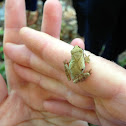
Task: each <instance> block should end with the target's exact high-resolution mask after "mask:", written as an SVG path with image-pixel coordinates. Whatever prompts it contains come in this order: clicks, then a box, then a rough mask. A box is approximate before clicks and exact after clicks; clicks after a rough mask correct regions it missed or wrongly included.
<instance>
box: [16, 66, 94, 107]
mask: <svg viewBox="0 0 126 126" xmlns="http://www.w3.org/2000/svg"><path fill="white" fill-rule="evenodd" d="M14 68H15V71H16V73H17V74H18V75H19V76H20V77H21V78H22V79H23V80H26V81H28V82H31V83H36V84H39V85H40V86H41V87H42V88H44V89H46V90H48V91H50V92H53V93H54V94H56V95H58V96H61V97H63V98H65V99H66V100H67V101H68V102H69V103H71V104H73V105H75V106H77V107H80V108H85V109H94V101H93V99H92V98H90V97H87V96H82V95H80V94H78V93H75V92H73V91H72V90H71V89H70V88H69V87H67V86H65V85H64V84H62V83H61V82H59V81H57V80H55V79H52V78H50V77H47V76H44V75H41V74H39V73H37V72H35V71H33V70H31V69H29V68H25V67H22V66H19V65H16V64H15V65H14ZM22 72H23V74H22Z"/></svg>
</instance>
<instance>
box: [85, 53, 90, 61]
mask: <svg viewBox="0 0 126 126" xmlns="http://www.w3.org/2000/svg"><path fill="white" fill-rule="evenodd" d="M89 57H90V55H88V56H87V55H86V54H84V60H85V62H86V63H89V62H90V58H89Z"/></svg>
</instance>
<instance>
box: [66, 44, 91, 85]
mask: <svg viewBox="0 0 126 126" xmlns="http://www.w3.org/2000/svg"><path fill="white" fill-rule="evenodd" d="M89 62H90V58H89V56H86V55H84V53H83V49H82V48H80V47H79V46H77V45H76V46H75V47H74V48H73V49H72V50H71V60H70V61H69V62H67V61H64V68H65V73H66V76H67V78H68V80H71V79H72V80H73V82H74V83H78V82H80V81H83V80H85V79H86V78H87V77H88V76H90V74H91V73H90V71H91V70H90V71H88V72H86V73H84V70H85V63H89Z"/></svg>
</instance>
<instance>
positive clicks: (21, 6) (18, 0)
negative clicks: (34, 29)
mask: <svg viewBox="0 0 126 126" xmlns="http://www.w3.org/2000/svg"><path fill="white" fill-rule="evenodd" d="M13 3H14V4H13ZM5 5H6V6H5V29H6V28H7V29H10V28H13V29H15V30H16V29H19V28H21V27H24V26H25V25H26V16H25V2H24V0H6V4H5Z"/></svg>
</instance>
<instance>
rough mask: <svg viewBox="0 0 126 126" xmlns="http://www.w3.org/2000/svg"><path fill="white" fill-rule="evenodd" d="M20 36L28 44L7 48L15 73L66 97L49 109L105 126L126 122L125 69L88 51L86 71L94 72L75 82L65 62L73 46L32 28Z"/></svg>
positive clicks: (51, 103) (47, 106)
mask: <svg viewBox="0 0 126 126" xmlns="http://www.w3.org/2000/svg"><path fill="white" fill-rule="evenodd" d="M36 36H37V37H36ZM20 37H21V38H22V41H23V43H24V44H25V45H17V44H6V45H5V48H4V49H5V53H6V55H7V56H8V57H9V58H10V59H11V60H13V61H14V62H15V63H16V64H14V70H15V72H16V73H17V74H18V75H19V76H20V77H21V78H23V79H24V80H26V81H31V82H32V83H35V84H36V85H39V86H40V87H41V88H44V89H47V90H49V91H51V92H53V93H54V94H57V96H62V98H64V99H66V101H61V100H47V101H45V102H44V108H45V109H46V110H48V111H50V112H53V113H57V114H60V115H67V116H70V117H75V118H76V119H81V120H86V121H88V122H90V123H92V124H97V125H101V126H125V125H126V113H125V111H126V107H125V106H126V100H125V99H126V70H125V69H123V68H122V67H120V66H118V65H116V64H115V63H113V62H111V61H108V60H106V59H103V58H101V57H99V56H95V55H93V54H91V53H90V52H87V51H85V53H86V55H90V63H89V65H88V66H87V67H86V70H87V69H92V74H91V75H90V77H89V78H88V79H86V80H85V81H83V82H80V83H78V84H77V85H73V84H72V82H70V81H68V80H67V78H66V75H65V72H64V65H63V61H64V60H65V59H70V51H71V49H72V48H73V46H72V45H69V44H67V43H65V42H63V41H60V40H58V39H56V38H54V37H51V36H49V35H47V34H45V33H42V32H38V31H35V30H32V29H29V28H23V29H21V30H20ZM36 41H37V44H36ZM74 44H75V43H74ZM35 45H36V46H35ZM80 47H81V46H80ZM9 52H12V53H9ZM14 52H16V53H14ZM19 56H20V57H21V58H20V59H19V58H18V57H19ZM40 66H41V67H40ZM22 73H23V74H22Z"/></svg>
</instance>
